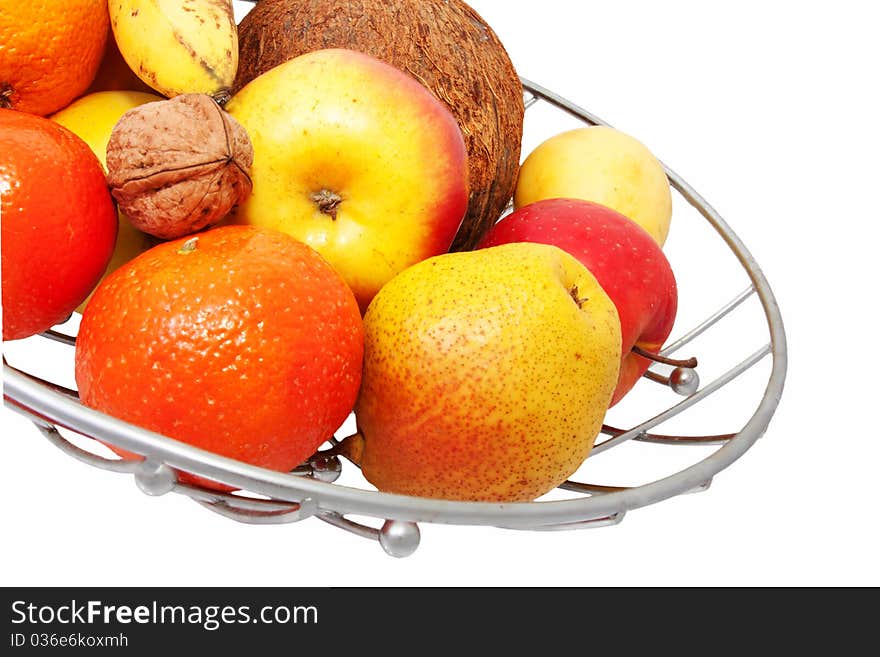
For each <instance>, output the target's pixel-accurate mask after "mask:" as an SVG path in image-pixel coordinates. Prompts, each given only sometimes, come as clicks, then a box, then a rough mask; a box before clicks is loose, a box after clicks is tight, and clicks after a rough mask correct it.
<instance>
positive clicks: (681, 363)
mask: <svg viewBox="0 0 880 657" xmlns="http://www.w3.org/2000/svg"><path fill="white" fill-rule="evenodd" d="M632 352H633V353H634V354H636V355H637V356H641V357H642V358H647V359H648V360H652V361H654V362H655V363H661V364H663V365H671V366H672V367H689V368H691V369H693V368H695V367H696V366H697V359H696V358H687V359H685V360H676V359H675V358H666V357H665V356H661V355H660V354H655V353H652V352H650V351H645V350H644V349H642V348H641V347H637V346H635V345H633V348H632Z"/></svg>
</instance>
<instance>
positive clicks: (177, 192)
mask: <svg viewBox="0 0 880 657" xmlns="http://www.w3.org/2000/svg"><path fill="white" fill-rule="evenodd" d="M253 160H254V150H253V146H252V145H251V141H250V138H249V137H248V135H247V133H246V132H245V129H244V128H243V127H242V126H241V124H239V123H238V122H237V121H236V120H235V119H233V118H232V117H231V116H230V115H229V114H228V113H226V112H225V111H224V110H223V109H222V108H221V107H220V106H219V105H218V104H217V103H216V102H215V101H214V100H213V99H212V98H211V97H210V96H207V95H204V94H183V95H180V96H176V97H174V98H172V99H171V100H163V101H157V102H154V103H147V104H145V105H141V106H139V107H136V108H134V109H132V110H130V111H128V112H126V113H125V114H124V115H123V116H122V118H121V119H120V120H119V122H118V123H117V124H116V126H115V127H114V128H113V132H112V134H111V135H110V141H109V143H108V144H107V182H108V183H109V185H110V191H111V193H112V194H113V197H114V198H115V199H116V201H117V202H118V204H119V209H120V210H121V211H122V212H124V213H125V214H126V215H127V216H128V218H129V219H130V220H131V223H132V225H134V226H135V227H136V228H138V229H139V230H142V231H143V232H145V233H149V234H150V235H154V236H156V237H159V238H161V239H175V238H178V237H183V236H184V235H189V234H190V233H194V232H197V231H199V230H202V229H203V228H206V227H208V226H211V225H213V224H216V223H217V222H219V221H220V220H221V219H223V217H225V216H226V215H227V214H229V212H230V211H231V210H232V208H233V207H235V206H236V205H237V204H239V203H241V202H242V201H243V200H244V199H245V198H247V196H248V195H249V194H250V193H251V179H250V169H251V165H252V164H253Z"/></svg>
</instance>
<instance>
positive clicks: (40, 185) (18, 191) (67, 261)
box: [0, 109, 118, 340]
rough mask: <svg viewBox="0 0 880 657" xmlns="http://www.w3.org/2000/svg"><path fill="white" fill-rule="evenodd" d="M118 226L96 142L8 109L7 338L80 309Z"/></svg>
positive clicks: (1, 146) (3, 138)
mask: <svg viewBox="0 0 880 657" xmlns="http://www.w3.org/2000/svg"><path fill="white" fill-rule="evenodd" d="M117 225H118V221H117V218H116V207H115V205H114V204H113V199H112V198H111V197H110V193H109V192H108V191H107V183H106V180H105V178H104V170H103V169H102V168H101V163H100V162H99V161H98V158H97V157H95V154H94V153H92V150H91V148H89V146H88V144H86V143H85V142H84V141H83V140H82V139H80V138H79V137H77V136H76V135H75V134H73V133H72V132H71V131H70V130H68V129H67V128H64V127H62V126H60V125H58V124H57V123H55V122H54V121H50V120H49V119H44V118H42V117H40V116H34V115H33V114H26V113H24V112H16V111H14V110H8V109H0V226H2V235H0V244H2V270H3V283H2V287H3V339H4V340H15V339H18V338H25V337H28V336H30V335H33V334H35V333H40V332H42V331H45V330H46V329H48V328H50V327H52V326H54V325H55V324H58V323H59V322H61V321H63V320H64V319H66V318H67V316H68V315H70V313H71V312H73V309H74V308H76V307H77V305H79V303H80V302H81V301H82V300H83V299H85V298H86V296H87V295H88V294H89V292H91V291H92V288H93V287H94V286H95V284H96V283H97V282H98V279H99V278H100V277H101V275H102V274H103V273H104V269H105V268H106V267H107V263H108V262H109V260H110V256H111V254H112V253H113V248H114V245H115V242H116V230H117Z"/></svg>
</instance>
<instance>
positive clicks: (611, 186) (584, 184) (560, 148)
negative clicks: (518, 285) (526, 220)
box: [514, 126, 672, 246]
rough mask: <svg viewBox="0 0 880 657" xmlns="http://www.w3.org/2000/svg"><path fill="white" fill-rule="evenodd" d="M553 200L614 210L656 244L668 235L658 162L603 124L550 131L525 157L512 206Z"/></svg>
mask: <svg viewBox="0 0 880 657" xmlns="http://www.w3.org/2000/svg"><path fill="white" fill-rule="evenodd" d="M552 198H573V199H582V200H585V201H592V202H594V203H599V204H600V205H604V206H606V207H609V208H611V209H612V210H616V211H617V212H619V213H620V214H622V215H624V216H625V217H629V218H630V219H631V220H632V221H634V222H636V223H637V224H639V225H640V226H641V227H642V228H644V229H645V230H646V231H647V232H648V233H649V234H650V235H651V237H653V238H654V239H655V240H656V242H657V243H658V244H659V245H660V246H663V244H664V243H665V242H666V237H667V235H668V234H669V225H670V222H671V220H672V192H671V189H670V187H669V179H668V178H667V177H666V172H665V170H664V169H663V165H662V164H660V162H659V161H658V160H657V158H655V157H654V155H653V154H652V153H651V151H650V150H648V148H647V147H646V146H645V145H644V144H642V143H641V142H640V141H638V140H637V139H635V138H633V137H631V136H629V135H627V134H625V133H623V132H620V131H619V130H615V129H613V128H609V127H607V126H592V127H587V128H577V129H575V130H570V131H568V132H563V133H561V134H558V135H555V136H554V137H551V138H550V139H548V140H547V141H545V142H543V143H542V144H541V145H540V146H538V147H537V148H536V149H535V150H534V151H532V153H531V154H530V155H529V156H528V157H527V158H526V160H525V162H523V165H522V168H521V169H520V173H519V180H518V181H517V185H516V191H515V193H514V205H515V207H516V208H521V207H524V206H526V205H529V204H531V203H534V202H536V201H542V200H545V199H552Z"/></svg>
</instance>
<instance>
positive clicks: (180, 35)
mask: <svg viewBox="0 0 880 657" xmlns="http://www.w3.org/2000/svg"><path fill="white" fill-rule="evenodd" d="M109 8H110V22H111V25H112V26H113V35H114V37H115V38H116V44H117V45H118V46H119V51H120V52H121V53H122V56H123V58H125V61H126V63H127V64H128V65H129V67H130V68H131V70H132V71H134V72H135V73H136V74H137V76H138V77H139V78H140V79H141V80H143V81H144V82H146V83H147V84H148V85H150V86H151V87H152V88H153V89H155V90H156V91H158V92H159V93H161V94H163V95H165V96H168V97H169V98H170V97H172V96H177V95H179V94H183V93H204V94H208V95H211V96H214V98H215V99H217V100H218V101H220V102H224V101H225V100H226V99H228V95H229V90H230V88H231V87H232V83H233V81H234V80H235V74H236V72H237V70H238V28H237V26H236V24H235V18H234V16H233V13H232V0H110V2H109Z"/></svg>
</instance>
